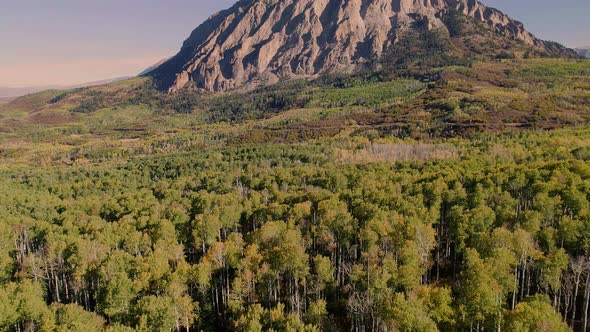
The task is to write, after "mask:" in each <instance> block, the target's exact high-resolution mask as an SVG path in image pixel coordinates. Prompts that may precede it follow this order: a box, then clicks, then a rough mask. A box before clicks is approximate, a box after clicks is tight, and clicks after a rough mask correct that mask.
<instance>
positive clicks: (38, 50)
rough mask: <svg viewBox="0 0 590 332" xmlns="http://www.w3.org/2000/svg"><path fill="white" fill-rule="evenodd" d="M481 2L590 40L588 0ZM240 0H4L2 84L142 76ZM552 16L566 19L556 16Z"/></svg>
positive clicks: (547, 34)
mask: <svg viewBox="0 0 590 332" xmlns="http://www.w3.org/2000/svg"><path fill="white" fill-rule="evenodd" d="M482 2H483V3H484V4H486V5H488V6H490V7H494V8H497V9H499V10H501V11H503V12H505V13H506V14H508V15H509V16H511V17H513V18H514V19H517V20H519V21H521V22H523V23H524V24H525V27H526V28H527V30H529V31H530V32H531V33H533V34H535V35H536V36H537V37H538V38H541V39H544V40H552V41H557V42H559V43H562V44H564V45H565V46H567V47H571V48H584V47H588V46H590V36H589V34H588V33H587V31H590V22H589V21H588V20H587V19H586V18H585V15H583V14H582V13H587V12H589V11H590V2H588V1H582V0H564V1H562V2H560V3H559V4H556V3H554V2H553V1H548V0H536V1H534V0H523V1H520V2H518V3H514V2H513V1H509V0H489V1H482ZM234 3H235V1H231V0H224V1H219V0H216V1H212V0H203V1H198V2H196V1H190V0H170V1H166V2H162V1H156V0H143V1H142V0H126V1H124V2H121V1H116V0H104V1H102V2H99V3H87V2H80V1H75V0H56V1H52V2H51V3H49V2H46V1H43V0H24V1H21V2H18V3H17V2H14V3H12V2H11V3H6V4H1V5H0V11H1V13H0V44H2V45H3V48H4V52H2V53H1V54H0V87H2V88H11V89H12V88H37V87H47V86H51V87H56V86H57V87H59V86H71V85H80V84H85V83H90V82H95V81H102V80H108V79H113V78H120V77H133V76H136V75H137V74H139V73H140V72H141V71H142V70H144V69H145V68H148V67H149V66H152V65H154V64H155V63H157V62H159V61H161V60H162V59H165V58H167V57H170V56H173V55H174V54H176V52H178V50H179V49H180V46H181V45H182V42H183V41H184V40H185V39H186V38H187V37H188V35H189V34H190V33H191V31H192V30H194V29H195V28H196V27H197V26H198V25H200V24H201V23H202V22H204V21H205V20H206V19H207V18H208V17H209V16H211V15H212V14H214V13H215V12H217V11H219V10H222V9H225V8H228V7H230V6H231V5H233V4H234ZM531 8H532V10H531ZM547 15H553V16H555V15H557V16H559V17H567V18H568V19H567V20H562V21H559V22H558V23H556V22H554V21H549V20H548V18H547ZM162 17H164V19H162ZM105 22H108V24H105ZM548 22H551V24H549V23H548ZM585 45H588V46H585Z"/></svg>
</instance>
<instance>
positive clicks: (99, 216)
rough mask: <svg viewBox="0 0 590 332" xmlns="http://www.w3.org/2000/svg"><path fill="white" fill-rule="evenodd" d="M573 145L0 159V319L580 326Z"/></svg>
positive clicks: (587, 187) (569, 138)
mask: <svg viewBox="0 0 590 332" xmlns="http://www.w3.org/2000/svg"><path fill="white" fill-rule="evenodd" d="M589 140H590V131H588V130H587V129H583V130H582V129H580V130H569V131H566V130H561V131H558V132H555V133H553V134H551V133H542V132H539V133H531V134H526V133H518V132H516V133H513V134H504V135H500V136H498V135H489V136H485V137H481V138H480V139H473V140H471V141H455V142H454V143H453V144H454V145H455V146H457V148H458V149H460V151H461V152H460V153H459V154H458V155H457V156H455V157H454V158H450V159H440V160H427V159H428V155H427V154H426V155H423V156H422V157H421V159H423V160H422V161H419V160H415V161H404V162H397V163H394V164H392V163H384V162H371V163H361V164H359V163H342V162H334V160H336V159H337V158H336V157H335V155H334V154H333V152H331V149H332V146H333V145H330V146H328V145H327V144H305V145H292V146H286V145H274V144H269V145H256V146H251V147H242V148H239V147H228V148H224V149H220V150H217V149H213V150H211V151H205V152H201V153H193V154H180V155H173V156H167V157H164V156H161V157H145V158H139V159H136V160H132V161H130V162H128V163H123V164H120V165H112V166H72V167H68V168H64V167H51V168H46V169H39V168H35V167H33V168H31V167H22V168H20V169H14V168H11V169H6V168H5V169H3V170H2V171H1V176H0V179H1V181H2V185H1V186H0V191H1V192H0V195H1V196H2V200H1V201H0V204H1V206H0V218H1V220H2V223H0V227H1V231H0V234H1V239H0V241H1V242H0V244H1V246H0V249H1V251H0V268H1V269H0V271H1V274H0V282H1V283H2V288H1V290H0V313H1V314H0V328H1V329H2V330H7V331H8V330H10V331H12V330H16V331H31V330H42V331H48V330H56V331H81V330H102V329H105V328H106V329H108V330H109V331H126V330H131V329H136V330H140V331H169V330H178V331H184V330H186V331H191V330H235V331H261V330H264V331H268V330H274V331H334V330H353V331H436V330H445V331H465V330H471V331H484V330H504V331H568V330H569V329H570V328H569V327H568V324H569V325H570V326H576V329H577V330H583V328H584V326H587V324H588V318H589V317H588V310H589V302H590V282H589V280H590V237H589V235H590V230H589V229H588V228H589V227H590V221H589V219H588V218H589V217H590V203H589V201H588V198H589V194H590V165H589V164H588V163H587V162H586V160H589V159H590V150H589V148H587V147H586V148H576V146H578V145H579V144H580V142H586V143H584V144H588V142H590V141H589ZM332 144H336V143H332ZM347 144H351V142H349V143H347ZM356 144H357V146H356V147H353V148H352V149H353V151H354V150H358V149H360V148H361V147H362V146H366V144H369V143H363V141H357V143H356ZM382 145H386V143H382ZM388 146H389V148H390V149H389V150H388V151H389V152H392V151H393V150H395V149H399V148H400V147H401V146H403V144H401V143H389V145H388ZM416 156H420V154H416Z"/></svg>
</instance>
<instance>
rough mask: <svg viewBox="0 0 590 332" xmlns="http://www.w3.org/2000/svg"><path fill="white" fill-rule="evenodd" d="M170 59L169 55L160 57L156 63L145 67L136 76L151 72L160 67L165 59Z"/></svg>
mask: <svg viewBox="0 0 590 332" xmlns="http://www.w3.org/2000/svg"><path fill="white" fill-rule="evenodd" d="M168 60H170V57H168V58H165V59H162V60H160V61H158V62H157V63H155V64H153V65H151V66H149V67H147V68H146V69H144V70H143V71H142V72H141V73H139V74H138V75H137V76H146V75H147V74H149V73H151V72H152V71H154V69H156V68H158V67H160V66H161V65H162V64H164V63H165V62H166V61H168Z"/></svg>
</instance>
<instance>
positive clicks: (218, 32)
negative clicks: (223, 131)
mask: <svg viewBox="0 0 590 332" xmlns="http://www.w3.org/2000/svg"><path fill="white" fill-rule="evenodd" d="M449 11H456V12H459V13H461V14H463V15H466V16H468V17H471V18H474V19H476V20H478V21H481V22H483V23H484V24H485V25H487V26H488V27H489V28H491V29H492V30H494V31H496V32H498V33H500V34H503V35H505V36H507V37H508V38H512V39H515V40H518V41H520V42H522V43H524V44H526V45H529V46H530V47H533V48H536V49H539V50H547V51H550V48H554V47H555V45H554V44H553V43H552V44H546V42H543V41H541V40H539V39H537V38H536V37H535V36H533V35H532V34H531V33H529V32H528V31H527V30H526V29H525V28H524V25H523V24H522V23H520V22H518V21H515V20H513V19H511V18H510V17H508V16H507V15H505V14H504V13H502V12H500V11H498V10H496V9H493V8H490V7H486V6H485V5H483V4H482V3H480V2H479V1H475V0H240V1H237V2H236V3H235V4H234V6H232V7H231V8H229V9H227V10H224V11H221V12H219V13H217V14H215V15H213V16H212V17H210V18H209V19H208V20H207V21H205V22H204V23H203V24H201V25H200V26H199V27H197V28H196V29H195V30H194V31H193V32H192V34H191V35H190V37H189V38H188V39H187V40H186V41H185V42H184V44H183V46H182V49H181V50H180V52H179V53H178V54H177V55H176V56H175V57H173V58H172V59H170V60H168V61H167V62H166V63H164V64H163V65H161V66H160V67H159V68H157V69H156V70H154V71H153V72H151V73H150V75H151V76H153V77H154V79H155V81H156V83H157V84H158V86H159V87H161V88H162V89H165V90H168V91H170V92H173V91H177V90H179V89H182V88H183V87H185V86H187V85H189V84H192V85H193V86H195V87H196V88H198V89H203V90H207V91H226V90H230V89H235V88H239V87H241V86H244V85H248V84H250V85H258V84H265V83H274V82H277V81H279V80H281V79H285V78H297V77H314V76H317V75H320V74H323V73H328V72H336V71H337V72H349V71H353V70H355V69H356V68H357V67H358V66H361V65H364V64H367V63H370V62H372V61H374V60H375V59H378V58H379V57H380V56H381V55H383V54H384V53H385V52H386V51H387V50H388V49H390V47H391V46H392V45H394V44H395V43H396V41H397V40H398V39H399V38H400V36H402V35H403V34H404V33H405V32H406V31H409V30H411V29H413V28H414V25H415V23H416V22H417V21H420V22H423V23H424V22H425V24H426V26H427V29H430V30H434V29H439V28H443V29H444V28H446V24H445V21H444V20H443V17H444V15H445V13H447V12H449ZM422 25H424V24H422Z"/></svg>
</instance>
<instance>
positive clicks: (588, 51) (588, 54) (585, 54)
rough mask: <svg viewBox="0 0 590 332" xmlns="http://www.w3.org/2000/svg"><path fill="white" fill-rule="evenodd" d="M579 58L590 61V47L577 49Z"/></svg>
mask: <svg viewBox="0 0 590 332" xmlns="http://www.w3.org/2000/svg"><path fill="white" fill-rule="evenodd" d="M575 50H576V52H577V53H578V55H579V56H581V57H582V58H589V59H590V46H585V47H580V48H576V49H575Z"/></svg>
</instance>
